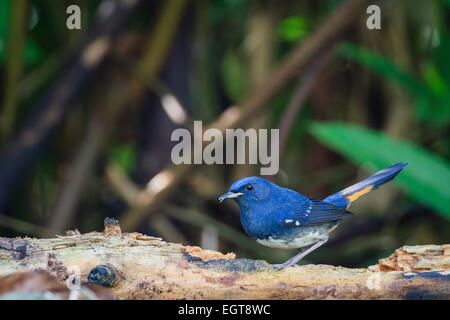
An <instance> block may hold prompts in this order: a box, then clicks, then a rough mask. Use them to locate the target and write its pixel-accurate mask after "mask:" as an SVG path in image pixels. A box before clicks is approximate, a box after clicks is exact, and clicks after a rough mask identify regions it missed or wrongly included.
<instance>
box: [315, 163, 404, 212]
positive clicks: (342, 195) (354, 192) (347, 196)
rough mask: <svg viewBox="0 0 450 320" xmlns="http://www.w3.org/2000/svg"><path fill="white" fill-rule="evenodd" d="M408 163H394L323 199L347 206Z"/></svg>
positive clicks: (339, 205) (343, 206)
mask: <svg viewBox="0 0 450 320" xmlns="http://www.w3.org/2000/svg"><path fill="white" fill-rule="evenodd" d="M407 165H408V164H407V163H405V162H400V163H396V164H394V165H392V166H390V167H387V168H386V169H383V170H381V171H378V172H377V173H374V174H373V175H371V176H370V177H368V178H366V179H364V180H362V181H360V182H358V183H357V184H354V185H352V186H350V187H348V188H346V189H344V190H341V191H339V192H338V193H335V194H332V195H331V196H329V197H327V198H325V199H324V200H323V201H326V202H330V203H332V204H334V205H336V206H338V207H341V208H347V207H348V206H349V205H350V203H352V202H353V201H355V200H356V199H358V198H359V197H361V196H362V195H365V194H366V193H369V192H370V191H372V190H374V189H376V188H378V187H379V186H381V185H382V184H385V183H386V182H389V181H391V180H392V179H394V178H395V177H396V176H397V175H398V174H399V173H400V171H402V169H403V168H404V167H406V166H407Z"/></svg>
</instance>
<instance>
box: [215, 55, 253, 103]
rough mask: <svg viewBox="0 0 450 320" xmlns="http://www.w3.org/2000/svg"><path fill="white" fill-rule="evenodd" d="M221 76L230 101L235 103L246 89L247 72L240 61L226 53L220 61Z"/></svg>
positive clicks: (237, 57)
mask: <svg viewBox="0 0 450 320" xmlns="http://www.w3.org/2000/svg"><path fill="white" fill-rule="evenodd" d="M221 74H222V78H223V82H224V86H225V90H226V92H227V94H228V95H229V97H230V98H231V100H233V101H237V100H239V99H240V98H242V97H243V95H244V93H245V92H246V88H247V72H246V68H245V64H244V62H243V61H242V59H241V58H240V57H239V56H238V55H237V54H235V53H233V52H231V51H228V52H227V53H226V54H225V56H224V58H223V60H222V65H221Z"/></svg>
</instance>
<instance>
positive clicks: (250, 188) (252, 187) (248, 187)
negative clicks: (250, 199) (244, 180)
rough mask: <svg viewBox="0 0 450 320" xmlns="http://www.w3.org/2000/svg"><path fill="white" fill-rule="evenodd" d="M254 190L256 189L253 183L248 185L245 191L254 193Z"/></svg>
mask: <svg viewBox="0 0 450 320" xmlns="http://www.w3.org/2000/svg"><path fill="white" fill-rule="evenodd" d="M254 188H255V186H254V185H253V184H251V183H249V184H248V185H246V186H245V190H248V191H252V190H253V189H254Z"/></svg>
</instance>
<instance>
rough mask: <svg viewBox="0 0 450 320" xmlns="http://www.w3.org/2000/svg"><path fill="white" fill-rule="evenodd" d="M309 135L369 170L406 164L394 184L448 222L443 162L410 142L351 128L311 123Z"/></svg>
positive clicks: (448, 173)
mask: <svg viewBox="0 0 450 320" xmlns="http://www.w3.org/2000/svg"><path fill="white" fill-rule="evenodd" d="M309 131H310V133H311V134H312V135H314V136H315V137H316V138H317V139H319V140H320V141H321V142H322V143H324V144H325V145H327V146H329V147H330V148H332V149H334V150H336V151H338V152H339V153H341V154H342V155H344V156H346V157H347V158H348V159H350V160H351V161H353V162H355V163H357V164H361V165H364V166H367V167H368V168H371V169H373V170H381V169H383V168H385V167H387V166H389V165H392V164H394V163H397V162H408V163H409V165H408V166H407V167H406V168H405V169H404V170H403V172H402V173H401V174H400V175H399V176H398V177H397V178H396V179H395V182H396V183H398V184H399V185H401V186H402V187H403V188H404V189H406V190H407V191H408V192H409V193H410V194H411V196H413V197H414V198H415V199H417V200H418V201H419V202H421V203H423V204H424V205H427V206H429V207H430V208H433V209H435V210H437V211H438V212H439V213H440V214H442V215H443V216H444V217H446V218H447V219H450V184H449V181H450V166H449V164H448V163H447V162H446V161H445V160H444V159H442V158H440V157H438V156H437V155H435V154H432V153H430V152H429V151H427V150H425V149H423V148H421V147H419V146H417V145H415V144H413V143H411V142H408V141H400V140H395V139H393V138H391V137H389V136H387V135H385V134H383V133H381V132H377V131H373V130H369V129H366V128H363V127H360V126H356V125H352V124H344V123H314V124H313V125H312V126H311V127H310V130H309Z"/></svg>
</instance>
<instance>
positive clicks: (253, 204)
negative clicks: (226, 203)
mask: <svg viewBox="0 0 450 320" xmlns="http://www.w3.org/2000/svg"><path fill="white" fill-rule="evenodd" d="M406 165H407V164H406V163H398V164H395V165H393V166H390V167H388V168H386V169H384V170H381V171H379V172H377V173H375V174H373V175H372V176H370V177H368V178H366V179H364V180H363V181H361V182H359V183H357V184H355V185H353V186H351V187H348V188H346V189H344V190H342V191H340V192H338V193H336V194H333V195H331V196H329V197H327V198H325V199H324V200H316V199H310V198H308V197H306V196H304V195H302V194H300V193H298V192H295V191H293V190H290V189H287V188H282V187H279V186H277V185H276V184H273V183H271V182H269V181H267V180H266V179H263V178H260V177H248V178H244V179H241V180H238V181H236V182H235V183H234V184H233V185H232V186H231V187H230V189H229V192H228V193H226V194H224V195H223V196H222V197H220V198H219V200H224V199H226V198H233V199H234V200H235V201H236V202H237V203H238V205H239V208H240V216H241V222H242V226H243V227H244V229H245V231H246V232H247V233H248V234H249V235H250V236H251V237H253V238H254V239H256V240H257V241H258V242H259V243H261V244H264V245H266V246H270V247H276V248H302V247H306V246H310V245H313V244H315V243H318V242H320V243H324V242H325V241H326V240H327V238H328V233H329V232H330V231H331V230H333V229H334V228H335V227H336V226H337V225H338V224H339V222H340V221H341V220H342V219H343V218H345V217H347V216H349V215H351V213H350V212H348V211H347V210H346V208H347V207H348V205H349V204H350V203H351V202H352V201H354V200H356V199H357V198H359V197H360V196H362V195H364V194H366V193H368V192H369V191H371V190H373V189H376V188H378V187H379V186H380V185H382V184H384V183H386V182H388V181H391V180H392V179H394V178H395V177H396V176H397V175H398V173H399V172H400V171H401V170H402V169H403V168H404V167H405V166H406ZM295 261H297V260H295Z"/></svg>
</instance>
